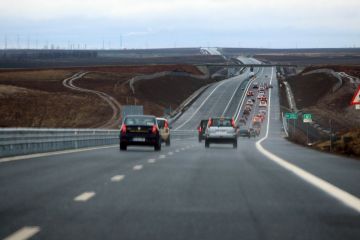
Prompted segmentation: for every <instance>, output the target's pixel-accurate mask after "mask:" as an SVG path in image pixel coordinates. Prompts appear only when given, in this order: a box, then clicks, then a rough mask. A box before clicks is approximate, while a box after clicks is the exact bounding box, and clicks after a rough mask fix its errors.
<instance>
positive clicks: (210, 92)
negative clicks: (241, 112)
mask: <svg viewBox="0 0 360 240" xmlns="http://www.w3.org/2000/svg"><path fill="white" fill-rule="evenodd" d="M241 61H242V62H243V63H246V64H250V63H259V62H258V61H257V60H255V59H245V58H241ZM253 71H254V73H256V74H259V73H260V72H261V71H262V70H261V69H259V68H254V70H253ZM249 73H250V69H249V68H247V69H246V70H245V71H244V72H243V74H241V75H238V76H235V77H232V78H229V79H227V80H224V81H221V82H219V83H216V84H213V85H212V86H211V87H209V88H208V89H207V90H206V91H205V92H204V93H203V94H202V95H201V96H200V97H199V98H198V99H197V100H196V101H195V102H194V103H193V104H192V105H191V106H190V108H189V109H187V111H186V112H185V113H184V114H183V115H182V116H181V117H180V118H179V119H178V120H177V121H176V122H175V123H174V124H173V127H174V129H175V130H194V129H196V128H197V127H198V125H199V123H200V121H201V120H202V119H208V118H209V117H211V116H230V117H232V116H234V115H235V114H236V112H237V111H238V109H239V107H240V106H239V104H240V102H241V98H242V96H243V95H244V93H245V92H246V86H247V84H248V82H249V80H250V79H249Z"/></svg>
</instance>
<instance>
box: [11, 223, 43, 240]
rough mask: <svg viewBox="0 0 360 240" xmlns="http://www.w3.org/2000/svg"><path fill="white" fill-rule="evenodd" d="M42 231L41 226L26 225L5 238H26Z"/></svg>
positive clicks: (15, 239) (13, 239)
mask: <svg viewBox="0 0 360 240" xmlns="http://www.w3.org/2000/svg"><path fill="white" fill-rule="evenodd" d="M38 232H40V227H30V226H26V227H23V228H21V229H19V230H18V231H16V232H14V233H13V234H11V235H10V236H8V237H6V238H4V240H26V239H29V238H31V237H32V236H34V235H35V234H37V233H38Z"/></svg>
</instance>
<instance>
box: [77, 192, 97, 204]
mask: <svg viewBox="0 0 360 240" xmlns="http://www.w3.org/2000/svg"><path fill="white" fill-rule="evenodd" d="M94 196H95V192H84V193H82V194H80V195H79V196H77V197H75V198H74V201H76V202H86V201H88V200H89V199H90V198H92V197H94Z"/></svg>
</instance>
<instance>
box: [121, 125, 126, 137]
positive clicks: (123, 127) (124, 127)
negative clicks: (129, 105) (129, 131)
mask: <svg viewBox="0 0 360 240" xmlns="http://www.w3.org/2000/svg"><path fill="white" fill-rule="evenodd" d="M121 134H123V135H124V134H126V125H125V124H123V125H122V126H121Z"/></svg>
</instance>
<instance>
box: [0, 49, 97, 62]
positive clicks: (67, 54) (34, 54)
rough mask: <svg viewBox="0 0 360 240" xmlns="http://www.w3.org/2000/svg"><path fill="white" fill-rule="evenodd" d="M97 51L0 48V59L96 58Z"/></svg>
mask: <svg viewBox="0 0 360 240" xmlns="http://www.w3.org/2000/svg"><path fill="white" fill-rule="evenodd" d="M97 56H98V53H97V51H91V50H81V51H80V50H78V51H74V50H2V51H0V59H2V60H16V61H25V60H33V59H40V60H41V59H61V58H97Z"/></svg>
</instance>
